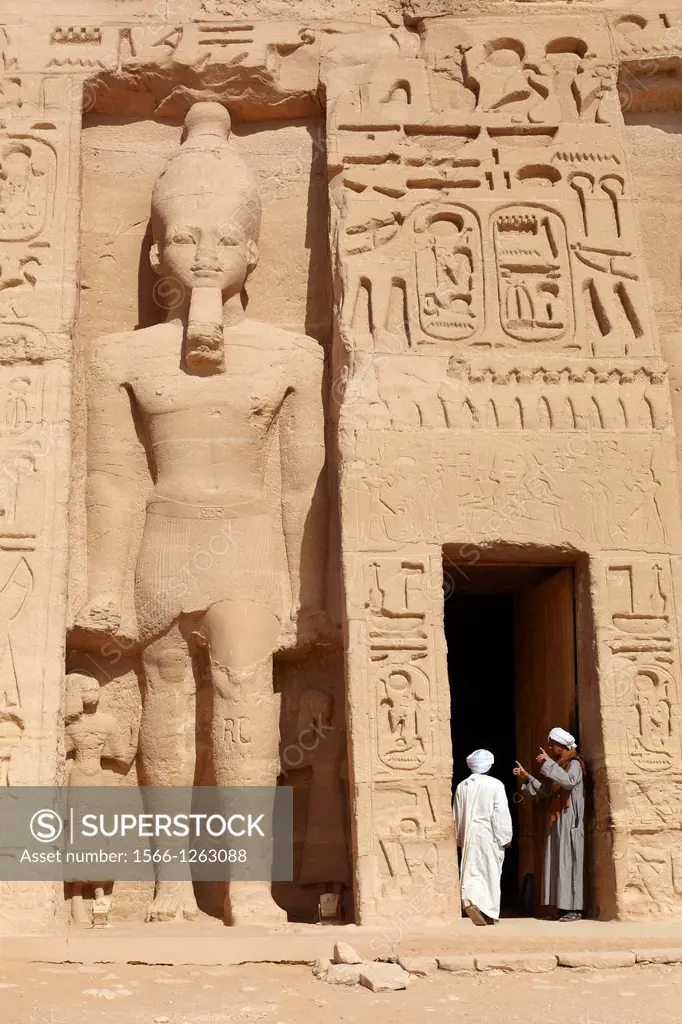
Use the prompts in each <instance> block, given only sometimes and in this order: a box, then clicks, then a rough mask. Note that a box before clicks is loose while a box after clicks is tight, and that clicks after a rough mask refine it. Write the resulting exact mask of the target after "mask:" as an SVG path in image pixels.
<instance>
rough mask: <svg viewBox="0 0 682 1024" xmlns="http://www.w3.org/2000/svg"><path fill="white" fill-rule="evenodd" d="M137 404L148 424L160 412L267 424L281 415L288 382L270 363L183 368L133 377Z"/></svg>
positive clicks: (209, 421) (217, 423) (220, 423)
mask: <svg viewBox="0 0 682 1024" xmlns="http://www.w3.org/2000/svg"><path fill="white" fill-rule="evenodd" d="M130 383H131V385H132V389H133V393H134V395H135V399H136V402H137V405H138V407H139V409H140V411H141V413H142V415H143V417H144V418H145V420H146V421H147V422H148V423H149V424H153V423H154V421H155V420H157V419H158V418H159V417H162V418H164V419H165V418H166V417H169V416H172V417H180V418H182V419H183V420H184V419H187V418H191V420H192V421H193V422H194V423H195V424H196V425H197V426H199V425H200V423H203V424H204V426H210V425H213V426H214V427H215V428H216V429H220V430H221V432H222V430H224V429H228V430H231V429H234V427H237V426H241V427H244V426H245V425H246V424H248V423H253V425H254V426H255V427H258V426H260V425H264V426H266V427H267V426H268V425H269V424H270V423H271V422H272V419H273V418H274V416H275V415H276V414H277V411H278V410H279V407H280V405H281V404H282V401H283V399H284V396H285V394H286V391H287V386H288V382H287V381H286V379H285V375H284V372H283V370H282V368H281V367H277V366H272V365H271V366H266V367H261V368H259V369H258V370H256V369H255V368H252V369H251V371H250V372H248V371H247V370H242V371H238V370H235V371H234V372H232V373H230V372H229V371H228V372H227V373H220V374H213V375H211V376H205V377H200V376H194V375H191V374H186V373H184V372H183V371H182V370H180V369H179V368H174V369H173V370H167V371H166V372H159V373H156V374H149V375H145V376H144V377H137V378H136V379H134V380H132V381H131V382H130Z"/></svg>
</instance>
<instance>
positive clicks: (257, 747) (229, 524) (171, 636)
mask: <svg viewBox="0 0 682 1024" xmlns="http://www.w3.org/2000/svg"><path fill="white" fill-rule="evenodd" d="M229 134H230V117H229V114H228V112H227V111H226V110H225V108H224V107H222V106H221V105H220V104H218V103H214V102H198V103H196V104H195V105H194V106H193V107H192V108H191V109H190V111H189V113H188V114H187V117H186V121H185V128H184V133H183V141H182V143H181V145H180V148H179V150H178V151H177V153H176V154H174V155H173V156H172V158H171V159H170V160H169V162H168V164H167V165H166V167H165V169H164V170H163V172H162V173H161V175H160V176H159V178H158V181H157V183H156V186H155V188H154V192H153V195H152V232H153V237H154V244H153V246H152V249H151V254H150V258H151V263H152V267H153V269H154V270H155V272H156V273H157V274H158V275H159V277H160V279H161V282H160V285H161V286H160V288H159V292H160V293H162V294H163V295H164V297H165V299H166V305H167V307H168V308H167V315H166V319H165V322H164V323H161V324H158V325H156V326H153V327H149V328H146V329H144V330H140V331H136V332H134V333H132V332H129V333H123V334H119V335H112V336H107V337H104V338H101V339H100V340H98V341H97V342H96V343H95V344H94V345H93V346H92V347H91V350H90V353H89V359H88V362H87V366H86V375H87V387H88V481H87V491H86V504H87V513H88V600H87V604H86V606H85V607H84V608H83V609H82V610H81V612H80V613H79V616H78V622H79V625H80V626H81V627H83V628H85V629H88V630H90V631H94V632H95V633H100V634H101V633H108V634H110V635H111V634H112V633H115V632H116V631H117V630H118V629H120V626H121V614H122V611H121V609H122V594H123V589H124V584H125V573H126V565H127V563H128V558H129V555H130V551H129V537H130V535H131V528H132V524H133V519H134V514H135V508H136V504H135V502H136V500H139V499H138V498H137V496H139V494H140V493H141V491H142V492H144V495H145V499H144V500H145V501H146V515H145V524H144V531H143V534H142V540H141V544H140V548H139V551H138V552H137V557H136V570H135V584H134V598H135V611H136V616H137V625H138V634H139V640H140V643H141V647H142V668H143V675H144V693H143V710H142V722H141V729H140V741H139V743H140V745H139V772H140V778H141V781H142V783H143V784H145V785H148V786H169V785H191V784H192V782H193V781H194V767H195V766H194V735H195V716H194V694H195V684H194V670H193V663H194V660H195V658H196V655H197V650H198V648H199V647H202V648H203V649H204V653H207V654H208V659H209V663H210V675H211V682H212V688H213V716H212V734H211V743H212V754H213V763H214V769H215V778H216V781H217V783H218V785H224V786H248V785H260V786H274V785H275V783H276V779H277V774H278V742H279V702H278V699H277V697H276V695H275V693H274V691H273V681H272V667H273V651H274V650H275V649H276V647H277V645H278V641H279V638H280V636H281V635H282V633H283V630H284V628H285V627H286V625H287V619H288V620H289V622H295V623H297V626H298V630H299V636H300V635H301V634H302V633H303V632H304V631H305V623H306V622H307V623H310V622H312V621H313V620H314V618H315V615H316V614H317V613H319V610H320V609H321V607H322V596H323V595H322V586H323V582H322V581H323V578H324V536H325V532H326V527H325V523H324V521H323V520H324V517H323V516H322V515H321V514H320V511H319V510H320V508H321V504H320V502H321V497H320V496H321V494H322V487H323V485H322V477H321V473H322V468H323V465H324V458H325V450H324V414H323V403H322V373H323V356H322V351H321V349H320V347H319V346H318V344H317V343H316V342H315V341H314V340H313V339H311V338H309V337H306V336H302V335H298V334H294V333H292V332H291V331H288V330H283V329H281V328H279V327H275V326H272V325H269V324H262V323H256V322H254V321H252V320H249V319H247V318H246V316H245V312H244V304H243V290H244V285H245V282H246V279H247V277H248V276H249V274H250V272H251V271H252V270H253V268H254V267H255V266H256V262H257V259H258V248H257V241H258V236H259V228H260V219H261V200H260V196H259V192H258V187H257V183H256V180H255V178H254V176H253V174H252V172H251V171H250V169H249V168H248V167H247V166H246V164H245V163H244V162H243V161H242V159H241V158H240V157H239V156H238V155H237V154H236V153H235V152H234V151H233V149H232V147H231V146H230V144H229V142H228V139H229ZM277 451H279V472H278V473H276V474H274V475H275V476H278V477H279V481H278V483H276V485H275V486H274V487H271V486H270V485H269V481H270V479H271V475H272V474H270V473H269V472H268V467H269V466H271V465H272V459H271V458H269V457H270V456H272V457H274V456H275V455H276V453H277ZM278 533H279V536H280V537H281V535H282V534H283V538H284V541H283V544H282V546H281V550H282V556H281V557H280V556H279V554H278V551H279V550H280V549H279V547H278V544H277V541H276V539H277V535H278ZM197 552H201V553H202V556H205V557H202V558H201V559H200V558H198V557H196V556H197ZM284 552H286V563H288V564H285V559H284ZM280 562H281V563H282V564H280ZM308 566H311V569H310V570H309V569H308V568H307V567H308ZM315 569H317V570H318V571H317V572H315V571H314V570H315ZM302 583H303V586H302ZM289 602H290V604H289ZM196 913H197V905H196V902H195V898H194V894H193V889H192V883H191V879H189V878H187V880H185V881H184V882H179V883H178V882H173V881H170V880H168V879H164V878H163V877H161V876H159V877H157V883H156V892H155V897H154V901H153V904H152V906H151V912H150V915H149V916H150V918H151V919H152V920H168V919H173V918H175V917H176V916H182V915H184V917H186V918H192V917H194V916H195V915H196ZM285 920H286V915H285V913H284V912H283V911H282V910H281V909H280V908H279V907H278V906H277V905H276V904H275V903H274V901H273V899H272V896H271V892H270V885H269V883H268V882H246V881H240V882H237V881H232V882H230V883H229V884H228V888H227V895H226V900H225V921H226V923H231V924H242V923H256V924H272V923H280V922H283V921H285Z"/></svg>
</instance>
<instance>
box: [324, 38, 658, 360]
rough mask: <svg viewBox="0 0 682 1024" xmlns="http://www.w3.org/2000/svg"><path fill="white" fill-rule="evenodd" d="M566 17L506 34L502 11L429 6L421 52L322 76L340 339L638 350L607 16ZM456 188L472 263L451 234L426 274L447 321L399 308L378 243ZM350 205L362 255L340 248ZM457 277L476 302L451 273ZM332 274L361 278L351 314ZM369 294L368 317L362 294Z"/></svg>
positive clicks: (650, 337)
mask: <svg viewBox="0 0 682 1024" xmlns="http://www.w3.org/2000/svg"><path fill="white" fill-rule="evenodd" d="M569 22H570V24H566V19H564V20H563V21H562V33H565V34H561V35H558V34H557V27H556V22H555V21H554V19H552V18H546V19H541V20H539V21H538V23H537V24H534V26H533V32H532V33H521V34H519V26H518V22H511V21H509V22H507V21H505V20H504V19H495V21H494V22H487V21H485V20H483V19H478V20H477V21H476V22H473V21H467V20H465V19H459V18H458V19H456V20H454V19H453V20H452V21H449V20H448V19H445V18H439V19H438V21H437V23H436V22H431V21H428V20H427V21H426V22H425V23H424V35H423V47H422V55H423V56H422V58H421V59H415V58H414V57H413V56H405V57H402V58H401V57H392V58H390V59H389V58H385V59H383V60H378V61H377V62H376V63H375V64H374V65H373V66H371V65H370V66H369V67H367V66H365V67H363V68H362V69H361V70H359V71H358V72H356V74H355V78H353V76H352V72H350V71H348V72H347V73H346V75H345V76H339V78H338V80H336V79H333V80H331V81H330V83H329V92H330V121H329V123H330V130H329V159H330V168H331V172H332V175H333V176H334V177H333V188H332V191H333V195H334V197H335V199H336V208H337V210H338V216H337V225H336V228H335V230H336V232H337V233H338V238H339V249H340V255H341V258H342V263H343V270H342V278H343V279H344V280H343V285H342V287H343V294H342V309H343V314H344V325H345V328H346V334H345V337H346V344H347V345H349V346H350V347H355V348H374V349H375V350H381V351H389V352H399V351H409V350H410V349H415V350H417V348H422V349H424V348H425V347H426V349H428V346H429V345H433V344H435V343H438V342H440V343H449V345H450V348H451V349H454V348H460V349H466V348H468V347H469V346H474V347H476V348H481V347H484V348H488V349H493V350H497V349H504V348H515V349H519V350H521V351H523V350H525V349H527V348H528V347H529V346H533V348H534V349H535V348H537V349H541V350H542V349H547V350H550V351H566V352H569V353H570V352H574V353H575V354H582V355H587V356H598V357H599V356H609V357H611V356H648V355H652V354H654V352H655V336H654V332H653V326H652V323H651V321H650V317H649V313H648V302H647V292H646V286H645V281H644V277H643V270H642V265H641V261H640V257H639V248H640V246H639V239H638V236H637V231H636V226H635V219H634V216H633V212H632V203H631V199H630V195H629V188H628V183H627V178H626V171H625V159H624V151H623V145H622V138H621V130H620V126H619V125H620V121H619V118H620V114H619V98H618V92H617V89H616V62H615V57H614V55H613V54H612V51H611V42H610V38H609V35H608V33H607V31H606V29H605V25H603V24H600V23H598V22H596V21H592V22H588V23H587V24H585V23H584V22H583V21H580V20H578V19H569ZM463 199H464V200H465V201H466V205H467V208H468V209H469V210H471V212H472V213H473V215H474V216H475V217H476V218H477V220H478V223H479V224H480V232H481V235H480V239H481V240H480V246H481V267H480V270H479V268H478V261H477V258H476V255H477V254H476V252H474V251H471V252H470V253H463V252H461V251H459V250H460V249H461V241H460V239H459V237H458V236H453V241H454V243H455V244H454V248H453V253H456V254H457V257H458V258H457V260H456V261H453V260H452V258H450V266H449V268H448V266H446V265H445V264H444V263H443V262H442V257H441V261H440V265H439V266H440V268H442V269H441V270H440V273H439V274H438V277H439V280H441V281H442V280H444V279H445V280H446V281H447V282H448V284H447V289H446V291H445V292H443V291H442V286H441V291H440V292H439V293H438V294H439V295H440V296H443V297H447V300H450V296H452V300H455V301H457V302H458V303H459V315H458V316H456V317H452V316H449V317H448V318H447V319H448V320H453V319H454V320H455V321H456V326H455V325H453V326H455V330H450V331H449V332H446V331H437V332H435V331H433V330H429V324H428V321H427V322H425V321H424V318H423V317H421V318H420V319H419V320H418V321H416V322H415V320H414V319H412V318H411V317H410V307H411V301H413V294H411V289H410V286H409V285H408V284H406V283H404V282H403V281H402V278H401V270H400V268H399V269H398V273H397V275H395V274H393V272H392V267H393V266H394V265H395V264H394V260H393V259H392V256H393V252H394V250H395V249H396V248H398V249H402V248H404V246H405V245H409V244H410V230H409V225H410V223H411V218H412V217H413V216H415V211H416V210H418V209H419V207H420V206H421V205H422V204H428V205H429V207H433V208H439V207H440V208H441V209H442V210H443V211H446V210H447V209H449V208H452V206H453V205H454V204H459V202H460V201H461V200H463ZM360 216H361V218H362V221H363V223H364V225H365V230H366V231H367V232H368V236H367V248H366V250H365V252H367V253H369V251H370V250H373V258H372V259H371V260H370V259H365V260H364V261H363V260H362V259H359V258H358V256H359V254H358V253H356V252H355V251H354V250H353V247H352V244H351V239H352V236H354V235H355V234H356V233H357V232H358V230H359V220H360ZM451 223H452V222H451ZM462 230H464V228H463V227H462V228H460V231H462ZM475 234H476V233H475V232H471V237H474V236H475ZM391 239H396V240H395V241H394V242H393V244H392V246H391V245H390V242H391ZM387 242H388V245H387ZM451 248H452V247H451ZM382 250H383V251H382ZM442 251H443V249H442V246H441V252H442ZM433 258H434V259H436V261H437V257H436V255H435V249H434V257H433ZM370 263H371V266H370ZM455 263H456V265H457V269H455ZM472 273H473V275H474V276H475V275H476V274H478V276H479V279H480V281H481V284H482V289H481V292H482V295H483V300H482V302H481V307H482V308H481V309H480V312H479V311H478V310H477V309H476V308H475V305H476V304H475V301H474V300H472V299H470V298H469V293H468V291H464V293H463V294H460V293H461V292H462V288H461V285H460V284H458V283H457V282H458V281H460V280H462V281H463V280H465V279H467V280H468V278H469V277H470V276H471V275H472ZM346 274H347V275H348V280H349V281H350V282H355V285H356V287H357V282H358V281H360V282H361V284H362V286H363V287H365V288H366V290H367V293H368V295H367V298H366V302H365V305H366V307H367V310H368V312H367V313H365V306H363V309H362V313H361V315H360V316H358V315H357V301H356V299H357V295H356V291H355V288H354V287H353V285H351V288H350V293H349V292H348V291H347V290H346V281H345V277H346ZM377 291H380V292H382V293H383V294H384V297H385V299H384V303H383V305H382V307H381V315H380V316H379V317H377V314H376V310H375V308H374V307H375V303H374V300H373V299H370V295H369V293H372V296H373V295H374V293H375V292H377ZM392 293H393V294H392ZM435 302H437V299H436V298H434V299H432V300H431V303H432V304H433V303H435ZM422 306H423V301H422V300H421V295H420V307H422ZM391 307H393V309H392V308H391ZM403 307H405V308H404V309H403ZM467 308H468V312H469V314H472V315H469V316H467V315H466V314H467ZM421 311H422V310H421V308H420V312H421ZM439 313H440V316H439V319H441V318H442V317H443V316H444V311H442V310H440V309H439ZM462 313H464V319H463V318H462V315H461V314H462ZM384 314H386V316H385V315H384ZM473 314H475V315H473ZM368 318H369V319H368Z"/></svg>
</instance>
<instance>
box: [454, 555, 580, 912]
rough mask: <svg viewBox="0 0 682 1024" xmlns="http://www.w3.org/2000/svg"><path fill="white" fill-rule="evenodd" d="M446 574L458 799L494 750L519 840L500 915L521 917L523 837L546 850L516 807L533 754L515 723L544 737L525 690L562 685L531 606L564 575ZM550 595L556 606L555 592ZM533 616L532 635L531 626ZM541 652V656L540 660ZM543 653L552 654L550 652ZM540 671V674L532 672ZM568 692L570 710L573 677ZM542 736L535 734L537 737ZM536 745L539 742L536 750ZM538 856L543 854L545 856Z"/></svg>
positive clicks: (549, 570) (540, 571) (542, 713)
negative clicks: (521, 768) (523, 718)
mask: <svg viewBox="0 0 682 1024" xmlns="http://www.w3.org/2000/svg"><path fill="white" fill-rule="evenodd" d="M444 569H445V580H446V593H447V592H449V596H448V597H447V598H446V601H445V619H444V626H445V640H446V643H447V648H448V676H449V681H450V701H451V720H450V722H451V724H450V730H451V737H452V752H453V777H452V790H453V795H454V790H455V788H456V786H457V784H458V783H459V782H461V780H462V779H464V778H466V776H467V775H468V774H469V769H468V768H467V765H466V757H467V755H468V754H470V753H471V752H472V751H473V750H476V749H477V748H478V747H485V748H487V749H488V750H491V751H492V752H493V754H494V755H495V764H494V765H493V768H492V769H491V773H490V774H491V775H494V776H495V777H496V778H498V779H500V780H501V781H502V782H503V784H504V786H505V789H506V791H507V796H508V799H509V806H510V810H511V813H512V822H513V826H514V840H513V842H512V845H511V847H510V849H509V850H508V851H507V854H506V856H505V862H504V868H503V872H502V913H503V914H506V915H510V914H511V915H513V914H518V913H523V912H524V904H523V901H522V898H521V891H520V889H521V884H520V883H521V876H522V875H523V874H525V872H526V871H527V868H528V865H527V858H526V863H525V864H524V865H523V870H521V868H522V865H521V863H520V860H521V858H520V844H519V836H520V833H524V832H525V834H526V836H527V842H528V841H530V844H531V847H532V846H533V845H537V843H538V841H540V843H541V836H536V839H535V843H534V842H533V839H532V837H528V828H529V823H528V822H529V819H528V818H527V817H526V820H525V821H520V820H519V818H520V815H519V805H518V804H517V803H516V802H515V801H514V796H515V794H516V793H517V783H516V778H515V776H514V775H513V774H512V769H513V767H514V764H515V762H516V758H517V757H520V758H521V759H523V760H526V761H528V760H529V757H530V750H525V749H524V752H523V753H521V752H520V751H519V737H520V735H524V734H525V732H527V729H526V728H525V725H524V723H523V722H519V721H517V716H518V715H519V713H521V714H527V715H533V717H538V727H539V728H540V729H541V730H542V729H544V728H545V727H546V723H545V721H544V719H545V718H546V717H547V715H548V714H551V713H552V712H551V711H550V709H549V707H546V706H545V701H544V700H540V701H538V700H537V699H535V700H533V701H531V702H530V703H531V704H532V707H525V708H524V709H523V711H522V710H521V708H520V706H519V705H520V704H521V705H523V704H524V698H523V693H524V692H525V691H527V690H528V683H529V679H528V677H529V675H531V676H533V675H536V676H537V680H538V681H537V685H539V687H540V688H541V689H544V687H545V686H547V687H552V686H554V685H559V684H558V679H557V677H558V675H559V674H560V673H554V672H553V671H552V664H551V663H552V660H553V650H554V648H553V647H552V643H551V638H550V641H549V642H548V643H547V644H545V641H544V639H543V636H544V634H549V633H550V632H551V630H548V629H547V628H546V625H547V624H546V622H545V623H543V621H542V617H540V616H538V617H537V618H536V617H535V613H536V609H535V606H534V605H533V604H532V603H530V602H532V600H533V595H534V599H535V601H536V603H538V602H539V603H540V604H542V595H543V593H544V590H545V589H548V588H546V587H544V584H545V583H546V581H547V580H549V578H550V577H552V576H554V575H556V574H557V573H559V572H562V568H560V567H556V566H519V565H506V566H502V565H483V566H474V567H471V566H458V565H453V564H451V563H449V562H448V560H447V558H446V560H445V565H444ZM563 571H565V570H563ZM540 588H543V589H540ZM549 590H550V594H549V600H550V601H551V587H550V588H549ZM529 608H530V609H531V623H532V625H531V629H530V635H529V629H528V625H527V623H528V620H529V614H528V609H529ZM547 614H548V617H549V619H550V620H551V619H552V617H553V609H552V608H551V607H548V609H547ZM535 623H537V627H536V626H535ZM572 628H573V627H572V623H571V629H572ZM536 645H539V647H541V648H543V650H542V651H541V652H540V653H541V655H542V657H540V658H539V657H538V650H536V649H535V648H536ZM544 647H547V650H546V651H545V650H544ZM540 664H541V666H542V667H541V668H540V669H539V670H538V669H537V668H534V667H533V666H538V665H540ZM529 666H530V667H529ZM524 672H525V675H526V679H525V680H524V681H523V683H524V685H522V681H521V680H520V674H521V673H524ZM564 675H565V673H564ZM570 688H571V691H572V692H571V696H570V697H569V698H568V701H569V703H570V701H573V702H574V700H575V680H574V677H572V678H571V680H570ZM531 692H532V691H531ZM551 703H552V702H551V701H550V704H551ZM539 719H542V721H541V722H540V721H539ZM552 724H559V723H558V721H557V722H553V723H552ZM571 724H574V723H573V722H571ZM520 727H521V728H520ZM535 731H537V730H534V732H535ZM540 735H541V733H538V737H539V736H540ZM538 737H536V736H535V735H534V736H533V742H535V740H536V739H537V738H538ZM523 746H524V747H526V746H528V744H523ZM526 767H527V768H529V769H530V770H532V768H533V767H534V765H533V764H531V763H528V764H526ZM530 827H531V828H532V825H531V826H530ZM538 853H541V848H540V849H538ZM526 912H527V906H526Z"/></svg>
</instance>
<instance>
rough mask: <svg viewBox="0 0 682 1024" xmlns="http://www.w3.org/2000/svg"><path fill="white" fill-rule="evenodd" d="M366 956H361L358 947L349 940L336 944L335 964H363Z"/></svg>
mask: <svg viewBox="0 0 682 1024" xmlns="http://www.w3.org/2000/svg"><path fill="white" fill-rule="evenodd" d="M364 962H365V958H364V957H363V956H360V954H359V953H358V951H357V950H356V949H353V947H352V946H350V945H349V944H348V943H347V942H337V943H336V945H335V946H334V963H335V964H361V963H364Z"/></svg>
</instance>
